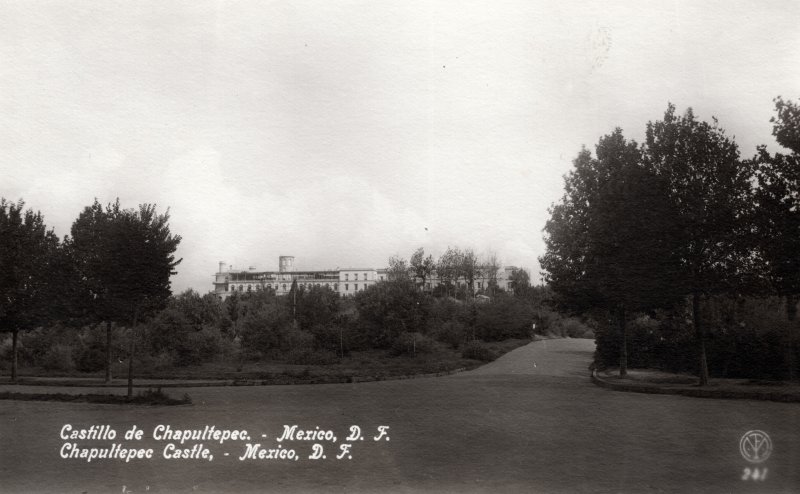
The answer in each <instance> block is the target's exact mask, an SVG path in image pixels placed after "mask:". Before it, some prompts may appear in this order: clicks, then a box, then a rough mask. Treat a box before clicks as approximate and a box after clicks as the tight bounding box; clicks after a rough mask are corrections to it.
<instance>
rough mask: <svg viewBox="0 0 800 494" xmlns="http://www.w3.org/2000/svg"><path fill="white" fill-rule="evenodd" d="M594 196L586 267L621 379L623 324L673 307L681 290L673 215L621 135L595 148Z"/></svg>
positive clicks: (661, 188) (659, 185)
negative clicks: (611, 326)
mask: <svg viewBox="0 0 800 494" xmlns="http://www.w3.org/2000/svg"><path fill="white" fill-rule="evenodd" d="M596 154H597V159H596V168H595V170H596V175H595V180H596V183H595V185H596V190H595V197H594V200H593V207H592V209H591V211H590V221H589V239H590V249H591V251H592V256H591V260H592V263H591V265H590V268H589V269H590V270H591V275H592V277H593V280H594V281H593V284H594V286H596V287H597V288H598V289H599V290H600V293H599V294H598V295H599V299H600V301H601V302H602V304H601V305H602V306H604V308H605V309H607V310H608V311H609V312H611V313H613V314H614V315H615V319H616V322H617V325H618V327H619V333H620V364H619V372H620V374H621V375H625V374H626V373H627V356H628V341H627V320H628V318H629V317H630V316H631V315H633V314H634V313H636V312H641V311H646V310H651V309H655V308H659V307H664V306H671V305H672V304H673V303H674V302H675V301H676V299H678V298H679V297H680V296H682V295H683V294H684V293H685V292H684V291H682V290H681V288H680V286H681V285H680V279H679V274H680V261H679V259H678V258H677V256H676V253H675V245H674V244H673V240H674V238H675V231H674V230H675V225H674V223H673V221H672V219H673V218H674V216H675V215H674V211H673V210H672V209H671V208H670V201H669V200H668V195H667V188H666V186H665V183H664V182H663V181H661V180H659V178H658V177H657V176H656V175H655V173H653V170H652V169H650V168H647V167H646V166H644V164H643V163H642V159H641V152H640V150H639V148H638V145H637V144H636V142H634V141H627V140H626V139H625V138H624V136H623V135H622V130H621V129H619V128H617V129H616V130H615V131H614V132H613V133H612V134H610V135H607V136H604V137H602V138H601V139H600V141H599V142H598V144H597V147H596Z"/></svg>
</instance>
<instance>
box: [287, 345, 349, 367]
mask: <svg viewBox="0 0 800 494" xmlns="http://www.w3.org/2000/svg"><path fill="white" fill-rule="evenodd" d="M338 361H339V358H338V357H337V356H336V354H335V353H333V352H331V351H329V350H313V349H311V348H295V349H293V350H290V351H289V352H288V353H287V354H286V363H287V364H294V365H330V364H335V363H337V362H338Z"/></svg>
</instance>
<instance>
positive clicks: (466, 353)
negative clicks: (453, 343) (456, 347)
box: [461, 340, 497, 362]
mask: <svg viewBox="0 0 800 494" xmlns="http://www.w3.org/2000/svg"><path fill="white" fill-rule="evenodd" d="M461 356H462V357H464V358H468V359H472V360H480V361H482V362H491V361H492V360H494V359H496V358H497V356H496V355H495V354H494V352H493V351H492V350H491V348H489V347H488V346H486V344H485V343H483V342H481V341H477V340H472V341H470V342H469V343H467V344H466V345H464V349H463V350H461Z"/></svg>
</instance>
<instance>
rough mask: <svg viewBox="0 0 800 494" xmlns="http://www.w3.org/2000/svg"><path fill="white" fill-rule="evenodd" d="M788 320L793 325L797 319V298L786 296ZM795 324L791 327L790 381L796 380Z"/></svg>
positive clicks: (788, 360) (788, 361)
mask: <svg viewBox="0 0 800 494" xmlns="http://www.w3.org/2000/svg"><path fill="white" fill-rule="evenodd" d="M786 318H787V319H788V320H789V322H791V323H793V322H794V321H795V320H796V319H797V296H796V295H786ZM793 326H794V324H792V325H790V326H789V358H788V359H787V363H788V365H789V380H790V381H794V379H795V369H794V367H795V363H794V348H795V341H794V340H795V335H794V332H795V328H794V327H793Z"/></svg>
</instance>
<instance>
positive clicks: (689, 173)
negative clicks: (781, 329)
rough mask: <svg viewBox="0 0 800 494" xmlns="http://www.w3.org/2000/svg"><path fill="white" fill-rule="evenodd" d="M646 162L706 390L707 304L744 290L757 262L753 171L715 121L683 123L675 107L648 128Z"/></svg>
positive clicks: (687, 119)
mask: <svg viewBox="0 0 800 494" xmlns="http://www.w3.org/2000/svg"><path fill="white" fill-rule="evenodd" d="M644 155H645V160H646V163H647V165H648V166H650V167H652V169H653V170H654V171H655V172H656V174H657V175H658V176H659V177H660V178H661V179H662V180H664V181H665V183H666V186H667V191H668V194H669V199H670V203H671V205H672V206H673V207H674V215H675V216H674V220H675V221H676V228H674V229H673V230H672V235H673V240H674V241H675V242H676V243H677V251H678V255H679V258H680V260H681V262H682V266H683V268H684V269H683V272H682V282H683V284H684V285H685V286H686V287H687V290H688V293H689V295H690V296H691V300H692V315H693V322H694V328H695V333H696V340H697V348H698V355H699V372H698V374H699V380H700V385H701V386H702V385H706V384H707V383H708V364H707V361H706V350H705V340H706V333H705V327H704V325H703V318H702V316H701V308H702V304H703V301H704V300H705V299H706V298H707V297H708V296H711V295H714V294H730V293H733V292H736V291H738V290H740V289H741V288H742V282H743V280H744V279H745V275H746V274H747V268H748V266H749V264H751V262H752V258H753V256H752V251H751V249H750V246H749V245H748V240H749V239H750V237H749V231H748V230H749V229H750V223H749V222H748V217H749V215H750V209H749V208H750V207H751V206H752V202H753V201H752V190H751V181H752V180H753V172H752V167H751V166H747V164H746V163H743V162H741V161H740V160H739V150H738V147H737V145H736V143H735V142H734V141H733V140H732V139H730V138H728V137H727V136H726V135H725V132H724V131H723V129H721V128H720V127H719V125H718V123H717V121H716V119H714V121H713V123H711V124H709V123H707V122H702V121H699V120H697V119H696V118H695V116H694V113H693V112H692V110H691V108H690V109H688V110H687V111H686V112H685V113H684V115H683V116H678V115H676V113H675V106H674V105H672V104H670V105H669V106H668V108H667V111H666V113H665V114H664V119H663V120H662V121H658V122H655V123H653V122H650V123H648V125H647V140H646V146H645V153H644Z"/></svg>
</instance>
